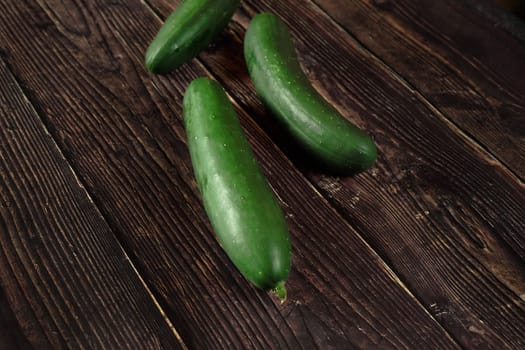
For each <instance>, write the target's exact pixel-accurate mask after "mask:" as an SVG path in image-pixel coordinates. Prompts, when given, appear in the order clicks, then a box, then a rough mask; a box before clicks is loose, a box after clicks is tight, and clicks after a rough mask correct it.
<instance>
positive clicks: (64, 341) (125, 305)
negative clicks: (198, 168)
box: [0, 61, 182, 349]
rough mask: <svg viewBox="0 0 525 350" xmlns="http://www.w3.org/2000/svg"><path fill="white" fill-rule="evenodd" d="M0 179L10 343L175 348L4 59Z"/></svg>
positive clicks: (1, 278) (0, 251) (0, 277)
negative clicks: (16, 330)
mask: <svg viewBox="0 0 525 350" xmlns="http://www.w3.org/2000/svg"><path fill="white" fill-rule="evenodd" d="M0 176H1V181H0V266H1V268H0V282H1V285H2V287H3V289H4V290H5V294H6V297H7V300H8V301H9V305H10V309H11V310H12V312H13V314H14V317H16V319H17V321H18V324H19V325H20V326H19V327H20V329H21V330H22V332H23V334H24V336H25V338H26V340H25V341H22V340H20V341H18V344H16V346H21V347H22V348H26V347H27V345H28V343H30V344H31V346H33V347H34V348H36V349H51V348H53V349H59V348H74V349H83V348H101V349H102V348H108V349H111V348H113V349H114V348H119V349H138V348H150V349H159V348H166V349H180V348H182V345H181V343H180V340H179V338H178V336H176V333H175V332H174V331H173V329H172V328H171V327H170V325H169V323H167V322H166V320H165V318H164V317H163V315H162V313H161V312H160V311H159V309H158V308H157V307H156V304H155V302H154V300H153V299H152V298H151V294H150V293H149V292H148V290H147V289H146V288H145V287H144V284H143V282H142V281H141V279H140V278H139V277H138V276H137V274H136V271H135V270H134V268H133V266H132V265H131V263H130V261H129V260H128V258H127V256H126V255H125V253H124V252H123V251H122V248H121V246H120V245H119V243H118V241H117V240H116V238H115V235H114V234H113V232H111V230H110V229H109V227H108V226H107V224H106V223H105V222H104V220H103V218H102V217H101V216H100V213H99V212H98V210H97V209H96V208H95V207H94V205H93V203H92V202H91V200H90V199H89V197H88V196H87V193H86V192H85V190H84V189H83V187H82V186H81V184H80V183H79V182H78V180H77V178H76V177H75V175H74V173H73V172H72V171H71V168H70V167H69V164H68V163H67V162H66V160H65V159H64V158H63V156H62V155H61V153H60V152H59V150H58V148H57V146H56V144H55V143H54V141H53V139H52V138H51V137H50V135H49V134H48V133H47V131H46V129H45V127H44V125H43V124H42V122H41V120H40V118H39V117H38V115H37V114H36V112H35V110H34V109H33V108H32V106H31V105H30V103H29V102H28V100H27V99H26V98H25V96H24V95H23V94H22V90H21V89H20V87H19V86H18V85H17V83H16V82H15V80H14V79H13V77H12V76H11V75H10V73H9V71H8V70H7V68H6V66H5V65H4V64H3V63H2V61H0ZM2 297H3V295H2ZM2 314H4V312H2ZM13 327H14V326H13ZM19 336H20V335H19ZM4 344H5V343H4ZM2 348H5V347H3V346H2Z"/></svg>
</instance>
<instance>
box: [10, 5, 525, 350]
mask: <svg viewBox="0 0 525 350" xmlns="http://www.w3.org/2000/svg"><path fill="white" fill-rule="evenodd" d="M179 2H180V1H168V0H147V1H141V0H120V1H119V0H90V1H87V0H86V1H72V0H60V1H59V0H16V1H15V0H7V1H2V2H0V50H1V57H0V58H1V60H0V176H1V178H0V180H1V181H0V285H1V289H0V327H1V330H0V344H1V345H0V348H1V349H29V348H34V349H62V348H71V349H80V348H86V349H95V348H106V349H124V348H129V349H158V348H162V349H180V348H189V349H252V348H254V349H285V348H291V349H299V348H303V349H353V348H359V349H394V348H395V349H398V348H399V349H401V348H411V349H456V348H467V349H525V264H524V260H525V185H524V182H523V181H524V180H525V44H524V42H525V41H524V40H523V37H521V38H520V36H519V33H523V27H520V24H510V25H509V22H508V21H499V20H498V18H500V17H499V16H497V15H490V16H486V15H485V14H484V11H485V12H486V11H487V10H486V7H484V6H481V5H480V4H481V3H479V2H477V3H476V4H473V2H458V1H456V0H443V1H432V0H418V1H412V0H398V1H389V0H354V1H349V0H314V1H310V0H308V1H307V0H287V1H283V0H275V1H268V0H267V1H260V0H253V1H252V0H249V1H243V5H242V8H240V9H239V10H238V11H237V12H236V14H235V17H234V19H233V21H232V23H231V24H230V26H229V27H228V29H227V31H226V32H225V33H224V34H223V35H222V36H221V37H220V38H219V39H218V40H217V41H216V43H215V44H214V45H212V47H210V48H209V49H208V50H207V51H206V52H204V53H202V54H201V55H200V56H199V58H198V59H195V60H193V61H192V62H191V63H189V64H187V65H185V66H184V67H182V68H181V69H179V70H177V71H176V72H173V73H171V74H169V75H167V76H154V75H151V74H148V73H147V72H146V71H145V70H144V68H143V55H144V51H145V49H146V47H147V45H148V43H149V42H150V40H151V39H152V37H153V36H154V34H155V33H156V31H157V30H158V28H159V27H160V25H161V23H162V20H163V19H164V18H165V17H166V16H167V15H168V14H169V13H170V12H171V10H172V9H173V8H174V6H176V5H177V4H178V3H179ZM262 11H271V12H273V13H276V14H278V15H279V16H280V17H281V18H282V19H283V20H284V21H285V22H286V23H287V24H288V26H289V27H290V28H291V29H292V32H293V36H294V39H295V42H296V45H297V50H298V52H299V54H300V58H301V63H302V65H303V67H304V68H305V71H306V72H307V74H308V77H309V78H310V79H311V80H312V81H313V83H314V85H315V87H316V88H317V89H318V90H319V91H320V92H321V93H322V94H323V95H324V96H325V97H326V98H327V99H328V100H330V101H331V102H333V103H334V105H335V106H336V107H337V108H338V109H339V110H340V111H341V112H342V113H343V114H344V115H345V116H346V117H347V118H348V119H350V120H352V121H353V122H354V123H356V124H357V125H359V126H360V127H362V128H363V129H365V130H367V131H368V132H369V133H370V134H371V135H372V136H373V138H374V139H375V141H376V143H377V145H378V148H379V150H380V155H379V158H378V161H377V163H376V165H375V166H374V167H373V168H372V169H371V170H369V171H367V172H365V173H362V174H360V175H357V176H354V177H336V176H333V175H330V174H329V173H326V172H325V171H323V169H321V168H319V167H316V166H315V165H314V164H311V163H309V162H308V160H307V159H305V157H304V155H302V154H301V153H300V152H297V151H294V147H293V145H291V144H290V142H288V140H287V139H286V137H284V136H283V133H282V132H280V130H279V128H278V127H277V125H276V123H275V121H274V119H273V118H272V117H271V115H270V113H269V112H268V111H267V110H265V108H264V107H263V105H262V104H261V101H260V100H259V98H258V97H257V96H256V94H255V93H254V89H253V86H252V83H251V82H250V80H249V77H248V75H247V71H246V67H245V65H244V61H243V55H242V38H243V33H244V31H245V29H246V26H247V25H248V23H249V20H250V18H251V17H252V16H254V15H255V14H256V13H258V12H262ZM487 13H488V12H487ZM490 13H491V14H494V13H493V12H490ZM518 22H519V21H516V23H518ZM521 25H522V24H521ZM199 76H210V77H213V78H214V79H216V80H218V81H219V82H220V83H221V84H222V85H223V86H224V87H225V89H226V90H227V91H228V93H229V95H230V96H231V98H232V100H233V101H234V103H235V106H236V109H237V111H238V113H239V116H240V119H241V121H242V125H243V127H244V130H245V132H246V134H247V136H248V139H249V141H250V142H251V145H252V146H253V149H254V151H255V154H256V156H257V158H258V160H259V161H260V164H261V166H262V168H263V170H264V172H265V174H266V175H267V177H268V181H269V182H270V184H271V186H272V188H273V189H274V190H275V192H276V194H277V195H278V197H279V200H280V203H281V205H282V207H283V209H284V211H285V213H286V217H287V220H288V222H289V226H290V230H291V235H292V241H293V254H294V258H293V270H292V272H291V276H290V280H289V282H288V288H289V297H288V300H287V301H286V302H285V303H284V304H282V305H281V304H279V302H278V301H277V300H275V298H273V297H272V296H271V295H269V294H267V293H265V292H262V291H260V290H257V289H256V288H254V287H252V286H251V285H250V284H249V283H248V282H247V281H246V280H245V279H243V278H242V277H241V276H240V275H239V273H238V272H237V270H236V269H235V268H234V267H233V265H232V264H231V263H230V261H229V260H228V258H227V257H226V255H225V254H224V252H223V251H222V250H221V248H220V247H219V245H218V244H217V242H216V240H215V238H214V235H213V231H212V229H211V227H210V225H209V222H208V219H207V217H206V215H205V213H204V210H203V207H202V204H201V200H200V197H199V194H198V191H197V188H196V184H195V180H194V177H193V173H192V169H191V165H190V161H189V154H188V150H187V147H186V138H185V133H184V129H183V127H182V122H181V121H182V116H181V98H182V94H183V92H184V90H185V88H186V87H187V85H188V84H189V82H190V81H191V80H192V79H194V78H196V77H199Z"/></svg>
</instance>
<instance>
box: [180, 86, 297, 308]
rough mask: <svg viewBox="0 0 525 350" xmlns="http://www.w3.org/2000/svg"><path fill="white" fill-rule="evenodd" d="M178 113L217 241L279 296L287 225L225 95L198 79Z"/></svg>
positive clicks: (286, 268) (287, 258)
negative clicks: (179, 113)
mask: <svg viewBox="0 0 525 350" xmlns="http://www.w3.org/2000/svg"><path fill="white" fill-rule="evenodd" d="M183 113H184V126H185V129H186V135H187V138H188V148H189V151H190V156H191V161H192V165H193V169H194V173H195V178H196V180H197V185H198V187H199V190H200V192H201V196H202V199H203V202H204V208H205V210H206V213H207V215H208V217H209V219H210V222H211V224H212V227H213V229H214V231H215V234H216V236H217V239H218V241H219V242H220V244H221V246H222V248H223V249H224V250H225V252H226V253H227V255H228V256H229V257H230V259H231V260H232V261H233V263H234V264H235V266H236V267H237V268H238V269H239V271H240V272H241V273H242V274H243V275H244V276H245V277H246V278H247V279H248V280H249V281H251V282H252V283H253V284H254V285H255V286H257V287H259V288H261V289H264V290H273V291H274V292H275V293H276V294H277V296H278V297H279V298H280V299H281V300H284V299H285V297H286V288H285V286H284V285H285V282H286V280H287V278H288V274H289V272H290V266H291V246H290V238H289V233H288V227H287V224H286V220H285V218H284V214H283V212H282V209H281V207H280V206H279V203H278V202H277V199H276V197H275V195H274V193H273V192H272V190H271V188H270V186H269V185H268V182H267V181H266V178H265V177H264V175H263V173H262V171H261V169H260V167H259V165H258V163H257V160H256V158H255V156H254V154H253V152H252V150H251V148H250V145H249V143H248V141H247V140H246V137H245V136H244V133H243V130H242V128H241V125H240V122H239V120H238V117H237V115H236V113H235V110H234V108H233V106H232V105H231V103H230V101H229V100H228V97H227V96H226V93H225V92H224V90H223V89H222V88H221V86H220V85H219V84H218V83H217V82H215V81H213V80H210V79H208V78H198V79H196V80H194V81H193V82H191V84H190V85H189V87H188V89H187V90H186V93H185V95H184V100H183Z"/></svg>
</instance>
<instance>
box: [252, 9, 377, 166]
mask: <svg viewBox="0 0 525 350" xmlns="http://www.w3.org/2000/svg"><path fill="white" fill-rule="evenodd" d="M244 56H245V60H246V64H247V67H248V70H249V74H250V77H251V79H252V81H253V83H254V85H255V90H256V91H257V93H258V94H259V96H260V97H261V99H262V100H263V102H264V103H265V105H266V106H267V107H268V108H269V109H270V111H271V112H272V114H274V115H275V116H276V117H277V119H278V120H279V122H280V124H282V125H283V126H284V128H285V130H286V132H287V133H288V134H290V135H291V136H292V137H293V138H294V139H295V140H296V141H297V143H298V144H299V145H300V146H301V147H302V148H303V149H304V150H305V151H306V152H307V154H309V155H311V156H312V157H313V158H314V159H315V160H317V161H320V162H321V163H322V164H323V165H325V166H327V167H329V168H330V169H331V170H334V171H337V172H340V173H343V174H356V173H359V172H361V171H365V170H367V169H369V168H370V167H371V166H372V165H373V164H374V162H375V160H376V156H377V149H376V146H375V144H374V142H373V141H372V139H371V138H370V137H369V136H368V135H367V134H366V133H365V132H363V131H362V130H360V129H359V128H358V127H356V126H355V125H353V124H352V123H350V122H349V121H348V120H346V119H345V118H344V117H343V116H341V115H340V113H339V112H338V111H337V110H336V109H335V108H334V107H333V106H332V105H330V104H329V103H328V102H327V101H326V100H325V99H324V98H323V97H322V96H321V95H320V94H319V93H318V92H317V91H316V90H315V89H314V88H313V86H312V85H311V83H310V82H309V80H308V78H307V77H306V75H305V74H304V72H303V71H302V69H301V66H300V64H299V61H298V59H297V53H296V52H295V48H294V45H293V41H292V37H291V34H290V32H289V30H288V28H287V27H286V25H285V24H284V23H283V22H282V21H281V20H280V19H279V18H278V17H276V16H275V15H273V14H270V13H261V14H258V15H256V16H255V17H254V18H253V19H252V20H251V22H250V24H249V26H248V29H247V31H246V34H245V37H244Z"/></svg>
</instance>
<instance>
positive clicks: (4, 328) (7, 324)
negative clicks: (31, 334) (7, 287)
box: [0, 288, 32, 350]
mask: <svg viewBox="0 0 525 350" xmlns="http://www.w3.org/2000/svg"><path fill="white" fill-rule="evenodd" d="M0 345H1V346H2V348H3V349H9V350H29V349H32V347H31V345H30V344H29V342H28V341H27V339H26V337H25V336H24V333H23V332H22V330H21V329H20V325H19V324H18V321H17V320H16V317H15V315H14V313H13V310H12V309H11V306H10V305H9V301H8V300H7V298H6V296H5V293H4V290H3V288H0Z"/></svg>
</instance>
